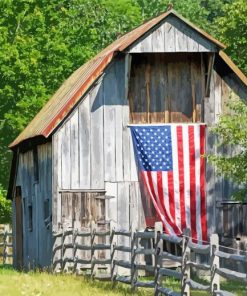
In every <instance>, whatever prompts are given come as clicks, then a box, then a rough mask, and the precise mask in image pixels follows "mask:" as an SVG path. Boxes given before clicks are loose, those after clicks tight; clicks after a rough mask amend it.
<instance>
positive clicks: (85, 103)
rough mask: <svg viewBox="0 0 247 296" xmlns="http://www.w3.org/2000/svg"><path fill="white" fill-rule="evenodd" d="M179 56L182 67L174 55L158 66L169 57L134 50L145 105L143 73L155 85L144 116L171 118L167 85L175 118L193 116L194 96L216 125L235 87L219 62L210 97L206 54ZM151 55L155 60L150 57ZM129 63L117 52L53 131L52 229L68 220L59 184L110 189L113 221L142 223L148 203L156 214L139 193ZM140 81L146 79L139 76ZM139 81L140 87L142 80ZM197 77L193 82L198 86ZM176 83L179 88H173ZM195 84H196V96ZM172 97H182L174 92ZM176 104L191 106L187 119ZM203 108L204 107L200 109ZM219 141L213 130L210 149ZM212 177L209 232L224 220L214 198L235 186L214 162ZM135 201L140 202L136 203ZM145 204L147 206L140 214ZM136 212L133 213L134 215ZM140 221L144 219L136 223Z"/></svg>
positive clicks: (109, 212)
mask: <svg viewBox="0 0 247 296" xmlns="http://www.w3.org/2000/svg"><path fill="white" fill-rule="evenodd" d="M140 56H141V55H140ZM144 56H145V55H144ZM188 56H189V57H190V59H187V61H186V60H185V57H188ZM181 57H182V58H181ZM152 59H154V60H152ZM177 59H178V62H177V65H178V66H177V68H176V67H175V66H174V65H175V61H174V65H173V64H172V63H173V62H172V60H171V65H170V66H169V64H168V66H166V67H165V66H164V67H163V69H162V67H158V66H159V65H160V64H161V65H162V61H164V60H165V58H164V57H161V56H160V55H158V54H156V55H155V57H154V58H153V57H146V58H145V61H144V62H143V63H141V61H140V60H139V62H138V59H136V60H135V55H133V57H132V67H134V70H133V71H137V73H140V74H141V73H143V77H141V75H139V76H138V75H133V73H136V72H132V74H131V76H130V81H129V86H130V92H129V94H130V95H131V94H132V95H133V92H134V93H135V94H136V97H137V95H138V91H139V93H140V100H142V101H141V103H140V105H141V104H142V105H143V106H146V100H147V99H148V97H147V96H146V87H147V84H146V83H145V79H146V80H148V81H150V85H149V87H150V93H152V95H151V96H150V105H149V108H150V109H149V110H150V112H146V114H145V116H144V117H143V123H145V122H148V121H147V118H151V122H164V117H165V122H168V121H169V117H168V119H167V121H166V118H167V117H166V116H167V115H166V112H165V111H166V109H165V108H166V106H169V104H168V103H167V102H166V100H164V101H162V98H163V96H162V95H161V94H162V92H164V93H166V91H168V90H169V91H170V93H171V102H170V105H171V106H172V108H173V109H171V114H170V117H171V119H172V120H173V121H183V122H184V121H186V122H190V121H192V120H193V112H192V111H191V110H193V108H192V107H193V100H194V106H195V107H196V112H197V115H196V121H200V120H201V119H202V118H204V121H205V123H206V124H207V125H208V126H209V127H210V126H211V125H212V124H214V123H215V122H216V121H217V120H218V116H219V113H221V112H222V110H224V108H225V102H226V101H227V100H228V97H229V92H230V90H231V89H230V87H229V86H228V84H227V83H226V81H225V80H224V79H222V78H221V77H220V76H219V75H218V73H217V72H216V71H215V70H213V71H212V76H211V81H210V95H209V97H204V96H205V95H204V89H205V77H204V72H205V71H206V70H205V69H206V65H204V63H205V58H204V59H202V57H201V54H200V53H197V54H195V56H194V57H193V56H191V54H189V55H187V54H185V55H184V54H179V55H178V56H177ZM174 60H175V58H174ZM151 61H154V62H153V63H151ZM138 63H139V64H138ZM126 64H127V63H126V62H125V60H124V58H119V59H116V60H115V62H113V63H112V64H111V65H110V66H109V67H108V68H107V71H106V72H105V73H104V75H103V76H102V78H101V80H99V81H98V83H97V84H96V85H95V86H94V88H93V89H92V90H91V91H90V92H89V93H88V94H87V95H86V96H85V97H84V98H83V99H82V101H81V102H80V104H79V105H78V106H77V108H76V109H75V110H74V111H73V112H72V114H71V115H70V116H69V117H68V118H67V120H66V121H65V122H64V124H63V125H62V126H61V127H60V128H59V129H58V130H57V132H56V133H55V134H54V135H53V161H54V162H53V163H54V165H53V190H54V195H53V196H54V202H53V228H54V229H57V228H59V225H60V223H61V221H62V217H61V194H60V193H59V191H60V190H72V189H75V190H77V189H78V190H84V191H87V190H88V191H90V190H94V191H95V192H97V190H105V191H106V193H105V194H106V196H110V197H111V198H110V199H109V200H106V213H105V215H106V219H107V220H112V221H114V222H115V223H116V225H119V226H121V227H127V228H128V227H130V225H131V224H132V223H133V225H134V227H139V228H144V227H145V221H144V210H145V214H146V217H151V216H152V215H153V213H152V209H151V208H150V206H149V205H145V203H143V202H142V200H141V196H142V195H141V193H140V188H139V183H138V177H137V171H136V164H135V159H134V153H133V147H132V142H131V138H130V132H129V128H128V127H127V125H128V124H129V123H130V122H131V120H133V113H130V110H131V111H132V110H133V101H131V99H130V100H129V101H130V106H129V104H128V103H129V102H128V100H127V98H126V93H127V92H126V90H125V86H126V84H127V85H128V83H126V77H127V76H128V75H126V72H125V71H126ZM152 66H153V67H156V66H157V68H158V69H159V70H158V71H157V72H156V71H153V69H151V70H150V71H151V72H150V73H151V75H149V74H147V73H146V72H147V71H149V70H148V69H149V68H150V67H152ZM135 67H136V69H135ZM132 69H133V68H132ZM162 71H169V74H168V76H169V75H170V78H169V79H167V77H166V76H165V75H164V73H167V72H162ZM180 73H182V74H180ZM185 76H186V77H185ZM177 77H179V78H177ZM198 78H199V79H198ZM141 79H142V80H141ZM140 81H142V82H141V84H140ZM169 81H170V82H169ZM138 83H139V85H141V87H138ZM169 83H171V86H169ZM193 83H194V86H193V87H192V85H193ZM173 85H174V86H175V87H174V88H176V89H174V88H173ZM187 85H189V86H187ZM187 87H188V88H187ZM193 89H194V91H195V98H194V99H193V95H192V92H193ZM187 96H188V97H189V100H190V103H189V100H188V102H187V104H185V102H184V100H183V97H187ZM173 98H177V99H175V100H173ZM151 100H153V101H151ZM155 100H157V101H155ZM181 101H182V102H183V103H182V104H181ZM191 101H192V102H191ZM138 104H139V103H138ZM191 105H192V106H191ZM134 108H136V106H134ZM145 108H146V107H145ZM162 108H163V109H162ZM177 108H187V109H188V110H189V111H184V110H183V112H181V109H180V110H179V112H180V113H186V112H187V113H189V116H188V117H187V119H186V120H184V118H182V117H181V118H182V119H183V120H178V118H179V117H178V115H177V114H174V115H173V114H172V112H173V111H174V112H175V111H176V109H177ZM187 109H186V110H187ZM157 110H162V112H161V113H162V116H161V115H160V114H158V113H159V112H156V111H157ZM201 110H202V111H201ZM203 110H204V112H203ZM201 112H203V114H201V115H200V113H201ZM147 114H148V116H149V117H148V116H147ZM137 115H138V114H137ZM176 116H177V117H176ZM140 118H142V117H140ZM140 118H139V119H138V117H136V121H135V122H138V120H140ZM181 118H180V119H181ZM141 122H142V119H141ZM215 141H216V139H215V137H214V136H213V135H212V134H211V133H210V131H209V130H208V134H207V153H220V151H217V149H216V145H215V143H216V142H215ZM206 180H207V188H206V190H207V215H208V224H209V233H212V232H214V231H215V225H217V223H218V222H219V223H222V222H220V221H218V220H219V219H220V217H221V216H222V213H218V212H217V210H216V200H222V199H224V198H229V196H230V191H231V190H228V189H229V182H228V183H227V182H226V181H225V180H223V178H222V177H219V176H218V175H217V174H216V172H215V169H214V168H213V167H211V166H210V165H209V164H208V165H207V170H206ZM227 186H228V187H227ZM227 188H228V189H227ZM133 200H134V202H133ZM135 200H136V202H135ZM132 204H133V206H132ZM137 204H138V207H139V208H138V207H137V206H136V205H137ZM140 205H142V207H140ZM123 209H124V210H123ZM140 209H141V213H142V214H140ZM131 217H135V218H134V219H132V218H131ZM222 219H223V218H222ZM137 221H138V222H137ZM135 224H138V226H137V225H135Z"/></svg>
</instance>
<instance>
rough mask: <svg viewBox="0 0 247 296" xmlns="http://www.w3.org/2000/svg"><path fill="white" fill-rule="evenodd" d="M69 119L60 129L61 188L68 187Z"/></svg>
mask: <svg viewBox="0 0 247 296" xmlns="http://www.w3.org/2000/svg"><path fill="white" fill-rule="evenodd" d="M70 123H71V122H70V121H68V122H66V124H65V125H64V126H63V127H62V129H61V137H62V138H61V145H62V151H61V153H62V155H61V158H62V184H61V185H62V186H61V187H62V189H70V188H71V183H70V175H71V158H70V156H71V153H70V152H71V151H70V136H71V134H70Z"/></svg>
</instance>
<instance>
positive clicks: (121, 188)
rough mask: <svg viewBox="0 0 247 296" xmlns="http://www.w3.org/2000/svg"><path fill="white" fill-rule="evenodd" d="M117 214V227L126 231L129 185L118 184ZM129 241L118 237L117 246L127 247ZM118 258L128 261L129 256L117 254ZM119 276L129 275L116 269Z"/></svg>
mask: <svg viewBox="0 0 247 296" xmlns="http://www.w3.org/2000/svg"><path fill="white" fill-rule="evenodd" d="M117 212H118V227H119V228H121V229H126V230H128V229H129V227H130V224H129V183H128V182H118V202H117ZM129 244H130V239H129V238H128V237H124V236H119V237H118V245H122V246H129ZM117 255H118V258H119V259H120V260H127V261H129V260H130V254H128V253H123V252H118V254H117ZM118 272H119V273H121V274H129V271H128V270H126V269H121V268H119V269H118Z"/></svg>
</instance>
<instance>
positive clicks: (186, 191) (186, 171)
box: [183, 126, 191, 229]
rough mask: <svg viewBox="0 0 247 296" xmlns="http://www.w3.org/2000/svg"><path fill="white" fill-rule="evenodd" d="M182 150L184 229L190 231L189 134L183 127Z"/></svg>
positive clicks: (185, 127) (186, 128) (186, 127)
mask: <svg viewBox="0 0 247 296" xmlns="http://www.w3.org/2000/svg"><path fill="white" fill-rule="evenodd" d="M183 139H186V140H184V141H183V150H184V202H185V212H186V227H187V228H189V229H191V225H190V173H189V172H190V163H189V155H190V153H189V141H188V140H187V139H189V133H188V126H183Z"/></svg>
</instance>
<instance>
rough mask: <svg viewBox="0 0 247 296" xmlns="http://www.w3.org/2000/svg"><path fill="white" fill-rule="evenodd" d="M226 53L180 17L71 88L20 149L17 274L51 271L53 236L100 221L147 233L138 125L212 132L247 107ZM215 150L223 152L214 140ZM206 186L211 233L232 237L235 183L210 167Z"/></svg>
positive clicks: (15, 180)
mask: <svg viewBox="0 0 247 296" xmlns="http://www.w3.org/2000/svg"><path fill="white" fill-rule="evenodd" d="M223 50H224V45H223V44H221V43H220V42H219V41H217V40H215V39H214V38H213V37H211V36H210V35H208V34H207V33H205V32H203V31H202V30H200V29H198V28H197V27H195V26H194V25H193V24H191V23H190V22H188V21H187V20H185V19H184V18H182V17H181V16H179V15H178V14H177V13H176V12H175V11H173V10H171V11H168V12H166V13H163V14H161V15H160V16H158V17H156V18H154V19H152V20H150V21H148V22H146V23H144V24H143V25H141V26H139V27H138V28H136V29H134V30H133V31H131V32H129V33H127V34H125V35H124V36H122V37H120V38H119V39H117V40H116V41H115V42H113V43H112V44H111V45H109V46H108V47H107V48H105V49H104V50H103V51H102V52H100V53H99V54H98V55H97V56H95V57H94V58H93V59H91V60H90V61H88V62H87V63H86V64H84V65H83V66H81V67H80V68H79V69H78V70H76V71H75V72H74V73H73V74H72V75H71V76H70V77H69V78H68V79H67V80H66V81H65V82H64V83H63V84H62V86H61V87H60V88H59V89H58V91H57V92H56V93H55V94H54V96H53V97H52V98H51V99H50V100H49V102H48V103H47V104H46V105H45V106H44V108H43V109H42V110H41V111H40V112H39V113H38V114H37V115H36V116H35V118H34V119H33V120H32V121H31V122H30V124H29V125H28V126H27V127H26V129H25V130H24V131H23V132H22V133H21V134H20V135H19V136H18V137H17V138H16V139H15V140H14V142H13V143H12V144H11V145H10V148H11V149H12V150H13V161H12V169H11V177H10V185H9V192H8V196H9V198H11V199H12V200H13V228H14V229H13V231H14V255H15V259H14V260H15V265H16V266H19V267H20V266H24V267H45V266H49V265H50V262H51V254H52V230H58V229H61V228H63V229H66V228H69V227H74V228H80V227H82V226H86V225H87V224H88V223H89V222H90V221H92V220H93V221H95V222H96V223H99V224H100V223H106V222H107V221H110V220H111V221H113V222H114V223H115V224H116V225H119V226H120V227H121V228H129V226H130V224H132V225H133V227H134V228H139V229H140V228H142V229H143V228H145V226H146V225H145V219H144V217H146V218H147V219H148V218H149V217H150V219H151V218H152V217H153V213H152V207H150V205H148V204H147V201H146V200H144V199H142V195H141V188H140V185H139V182H138V174H137V169H136V163H135V159H134V153H133V148H132V142H131V138H130V131H129V128H128V125H129V124H132V123H138V124H148V123H170V122H171V123H174V122H185V123H191V122H193V123H195V122H204V123H206V124H207V125H208V126H211V125H213V124H214V123H215V122H217V120H218V115H219V114H220V113H221V112H222V111H224V106H225V103H226V101H227V100H228V98H229V95H230V93H231V92H233V93H234V94H235V95H237V96H239V97H240V98H241V99H243V100H245V101H246V100H247V78H246V77H245V76H244V75H243V73H241V71H240V70H239V69H238V68H237V67H236V66H235V65H234V64H233V62H232V61H231V60H230V59H229V57H227V55H226V54H225V53H224V51H223ZM207 151H208V152H217V148H216V146H215V139H214V137H213V136H212V135H210V133H208V135H207ZM206 179H207V180H206V181H207V184H206V189H207V216H208V225H209V232H214V231H217V232H218V233H220V234H221V235H222V237H224V235H225V236H227V233H226V232H227V231H229V229H228V228H227V226H226V225H228V224H227V223H228V222H229V221H230V222H231V221H232V220H231V219H230V218H229V217H230V216H229V215H230V214H231V215H232V214H234V213H235V214H234V215H235V216H234V217H235V218H234V219H235V222H236V219H238V218H237V217H238V215H239V213H240V214H241V215H243V214H244V213H243V210H244V211H245V215H246V214H247V211H246V208H244V207H243V206H242V205H241V206H240V205H238V206H237V207H236V206H235V205H234V204H229V205H228V202H227V200H228V199H229V197H230V195H231V191H232V185H231V184H230V183H229V182H225V181H224V180H223V179H222V178H221V177H218V176H217V175H216V173H215V170H214V168H212V167H211V166H209V165H207V168H206ZM226 205H227V207H228V208H227V209H228V212H227V213H228V215H227V216H226V215H224V217H223V207H225V206H226ZM238 208H241V209H242V211H239V210H238ZM231 209H233V210H231ZM226 217H227V218H226ZM242 217H243V216H242ZM226 219H228V222H227V223H226V221H225V220H226ZM239 219H240V220H243V219H241V217H240V218H239ZM223 222H224V227H223ZM243 223H245V224H246V221H245V222H243ZM235 225H236V223H235ZM241 227H242V228H241V231H242V233H243V229H245V231H247V227H246V225H244V224H242V226H241ZM226 228H227V229H226ZM234 231H235V232H234V233H233V234H232V237H234V235H235V236H236V235H237V233H239V229H238V230H234ZM245 234H247V233H245ZM228 236H229V235H228Z"/></svg>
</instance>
